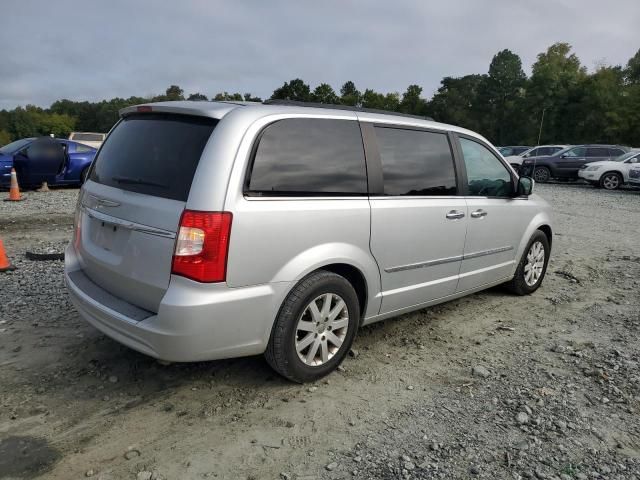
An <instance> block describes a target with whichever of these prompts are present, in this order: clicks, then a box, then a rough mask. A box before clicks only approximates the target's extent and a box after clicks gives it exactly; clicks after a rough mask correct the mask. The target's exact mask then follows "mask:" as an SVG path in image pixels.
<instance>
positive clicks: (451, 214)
mask: <svg viewBox="0 0 640 480" xmlns="http://www.w3.org/2000/svg"><path fill="white" fill-rule="evenodd" d="M460 218H464V212H460V211H458V210H451V211H450V212H449V213H447V220H458V219H460Z"/></svg>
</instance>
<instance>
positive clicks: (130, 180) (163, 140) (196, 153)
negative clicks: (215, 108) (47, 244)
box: [89, 113, 218, 201]
mask: <svg viewBox="0 0 640 480" xmlns="http://www.w3.org/2000/svg"><path fill="white" fill-rule="evenodd" d="M217 123H218V120H216V119H213V118H206V117H191V116H186V115H173V114H160V113H147V114H139V115H131V116H128V117H125V118H124V119H123V120H122V121H121V122H120V123H118V125H117V126H116V127H115V128H114V129H113V131H112V132H111V133H110V134H109V137H108V139H107V140H106V141H105V143H104V144H103V145H102V150H100V153H99V154H98V156H97V157H96V160H95V162H94V168H93V171H92V172H91V175H90V177H89V178H90V179H91V180H93V181H94V182H98V183H101V184H103V185H109V186H111V187H117V188H121V189H123V190H129V191H131V192H138V193H144V194H146V195H153V196H156V197H164V198H170V199H173V200H181V201H186V200H187V197H188V196H189V189H190V188H191V182H192V181H193V176H194V174H195V171H196V168H197V167H198V162H199V161H200V156H201V155H202V151H203V150H204V146H205V145H206V143H207V140H209V137H210V136H211V133H212V132H213V129H214V128H215V126H216V124H217Z"/></svg>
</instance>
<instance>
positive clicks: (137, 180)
mask: <svg viewBox="0 0 640 480" xmlns="http://www.w3.org/2000/svg"><path fill="white" fill-rule="evenodd" d="M111 179H112V180H114V181H116V182H118V183H123V184H126V185H148V186H150V187H160V188H169V185H166V184H164V183H157V182H152V181H150V180H143V179H142V178H131V177H111Z"/></svg>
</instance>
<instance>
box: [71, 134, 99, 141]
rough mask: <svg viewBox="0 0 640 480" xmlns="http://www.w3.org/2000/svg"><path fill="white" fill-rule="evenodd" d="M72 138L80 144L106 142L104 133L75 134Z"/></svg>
mask: <svg viewBox="0 0 640 480" xmlns="http://www.w3.org/2000/svg"><path fill="white" fill-rule="evenodd" d="M72 137H73V140H76V141H78V142H101V141H102V140H104V135H103V134H102V133H74V134H73V135H72Z"/></svg>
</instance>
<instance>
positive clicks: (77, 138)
mask: <svg viewBox="0 0 640 480" xmlns="http://www.w3.org/2000/svg"><path fill="white" fill-rule="evenodd" d="M105 138H107V134H106V133H95V132H71V133H70V134H69V140H73V141H74V142H78V143H82V144H84V145H89V146H90V147H93V148H96V149H97V148H100V145H102V142H104V139H105Z"/></svg>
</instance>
